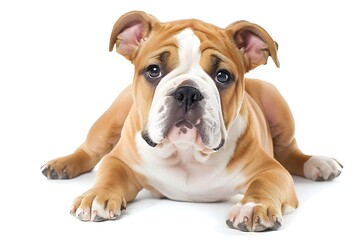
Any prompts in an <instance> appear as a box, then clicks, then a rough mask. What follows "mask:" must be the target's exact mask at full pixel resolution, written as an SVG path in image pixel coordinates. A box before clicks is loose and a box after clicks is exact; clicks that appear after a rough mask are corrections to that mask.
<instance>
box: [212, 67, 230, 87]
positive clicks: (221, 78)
mask: <svg viewBox="0 0 360 240" xmlns="http://www.w3.org/2000/svg"><path fill="white" fill-rule="evenodd" d="M215 80H216V81H217V82H218V83H220V84H227V83H228V82H229V81H230V74H229V72H228V71H226V70H219V71H218V72H217V73H216V76H215Z"/></svg>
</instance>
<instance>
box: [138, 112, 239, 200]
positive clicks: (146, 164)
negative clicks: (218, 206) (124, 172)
mask: <svg viewBox="0 0 360 240" xmlns="http://www.w3.org/2000/svg"><path fill="white" fill-rule="evenodd" d="M234 126H235V127H233V129H234V130H233V131H229V132H230V134H229V135H228V139H227V141H226V143H225V146H224V147H223V148H222V149H221V150H220V151H218V152H216V153H213V154H211V155H210V157H209V158H208V159H207V160H206V161H199V158H201V155H200V154H199V152H198V151H197V150H196V149H194V148H189V149H186V150H181V149H177V148H176V147H175V146H174V145H172V144H169V145H168V146H166V147H162V148H157V147H155V148H153V147H150V146H149V145H148V144H147V143H146V142H145V141H144V140H143V138H142V137H141V135H140V134H138V135H137V138H136V144H137V149H138V152H139V154H140V156H141V158H142V160H143V162H142V163H141V165H139V166H138V167H137V169H135V170H136V171H138V172H140V173H141V174H143V175H144V176H145V177H146V178H147V181H148V184H150V185H151V186H152V187H154V188H155V189H156V190H157V191H159V192H160V193H161V194H162V195H164V196H165V197H167V198H170V199H174V200H180V201H198V202H214V201H220V200H224V199H226V198H229V197H231V196H233V195H234V194H236V193H238V190H237V189H236V187H237V186H239V185H240V184H241V183H242V182H243V181H244V178H243V176H242V175H241V169H237V170H233V171H232V172H229V171H228V169H227V167H226V166H227V164H228V162H229V161H230V160H231V158H232V156H233V153H234V150H235V144H236V139H237V138H238V137H239V136H240V134H241V132H242V129H244V128H243V126H244V123H243V121H242V120H241V118H240V117H238V119H237V121H235V124H234Z"/></svg>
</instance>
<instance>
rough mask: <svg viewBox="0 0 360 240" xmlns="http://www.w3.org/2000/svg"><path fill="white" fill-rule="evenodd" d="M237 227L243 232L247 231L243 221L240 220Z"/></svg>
mask: <svg viewBox="0 0 360 240" xmlns="http://www.w3.org/2000/svg"><path fill="white" fill-rule="evenodd" d="M237 227H238V228H239V229H240V230H241V231H243V232H248V231H249V230H248V229H247V227H246V225H245V222H241V223H239V224H238V225H237Z"/></svg>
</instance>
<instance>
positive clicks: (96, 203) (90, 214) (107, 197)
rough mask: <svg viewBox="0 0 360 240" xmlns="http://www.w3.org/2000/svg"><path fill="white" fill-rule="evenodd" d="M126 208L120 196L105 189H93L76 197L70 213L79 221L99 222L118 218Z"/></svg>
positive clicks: (123, 199)
mask: <svg viewBox="0 0 360 240" xmlns="http://www.w3.org/2000/svg"><path fill="white" fill-rule="evenodd" d="M125 208H126V200H125V198H124V197H123V196H122V194H120V193H118V192H117V191H113V190H110V189H107V188H101V187H97V188H93V189H90V190H89V191H87V192H85V193H84V194H83V195H81V196H79V197H77V198H76V199H75V200H74V202H73V205H72V207H71V210H70V213H71V214H72V215H73V216H75V217H77V218H78V219H80V220H81V221H93V222H100V221H105V220H114V219H118V218H119V217H120V214H121V211H122V210H124V209H125Z"/></svg>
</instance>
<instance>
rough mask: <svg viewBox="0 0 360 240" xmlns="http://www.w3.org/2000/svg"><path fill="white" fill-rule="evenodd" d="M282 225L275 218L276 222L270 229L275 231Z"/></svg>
mask: <svg viewBox="0 0 360 240" xmlns="http://www.w3.org/2000/svg"><path fill="white" fill-rule="evenodd" d="M281 225H282V223H281V220H279V219H278V218H276V221H275V223H274V226H273V227H272V229H274V230H277V229H279V228H280V227H281Z"/></svg>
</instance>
